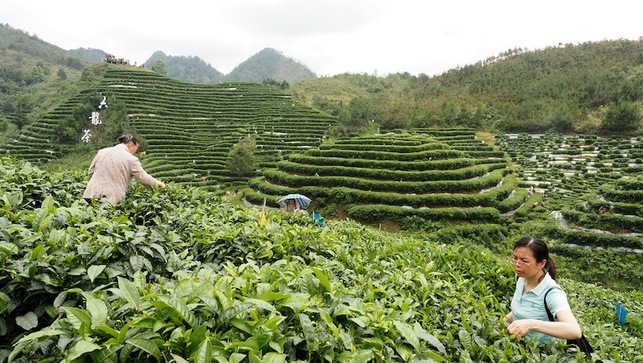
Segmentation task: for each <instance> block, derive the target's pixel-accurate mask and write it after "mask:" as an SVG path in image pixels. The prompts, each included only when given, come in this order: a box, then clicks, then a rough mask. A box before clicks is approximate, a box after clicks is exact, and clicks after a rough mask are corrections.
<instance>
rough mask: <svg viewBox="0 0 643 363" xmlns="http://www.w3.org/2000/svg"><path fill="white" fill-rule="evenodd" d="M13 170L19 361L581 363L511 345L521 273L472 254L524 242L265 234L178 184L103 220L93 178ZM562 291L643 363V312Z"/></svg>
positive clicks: (10, 238) (1, 168) (273, 218)
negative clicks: (92, 196) (511, 304)
mask: <svg viewBox="0 0 643 363" xmlns="http://www.w3.org/2000/svg"><path fill="white" fill-rule="evenodd" d="M0 160H1V161H2V163H1V164H0V201H1V203H0V224H1V225H2V228H0V281H2V288H1V290H0V327H2V329H0V334H1V335H2V341H3V343H2V344H3V345H0V357H2V360H6V361H11V362H34V361H47V360H49V361H58V362H72V361H81V360H84V361H90V360H91V361H104V362H106V361H114V362H126V361H172V360H173V361H177V362H185V361H190V362H192V361H193V362H206V361H208V360H210V361H218V362H230V361H237V362H239V361H275V362H285V361H314V362H334V361H338V362H344V361H378V362H407V361H413V360H419V361H431V360H432V361H437V362H451V361H494V362H504V361H507V362H508V361H523V362H536V361H562V360H568V361H572V360H574V359H579V357H578V356H577V355H576V353H574V352H573V351H569V350H567V349H566V348H565V347H564V345H563V343H561V344H560V345H559V346H556V347H550V346H539V345H538V344H537V343H536V342H533V341H531V342H523V341H516V340H514V339H512V338H510V337H509V336H507V334H506V332H505V330H504V327H503V325H502V324H501V322H500V320H501V317H502V316H504V315H505V314H506V312H507V302H508V300H509V298H510V296H511V294H512V292H513V285H514V278H513V273H512V269H511V266H510V264H509V263H508V261H506V260H505V259H499V258H497V257H495V256H494V255H493V254H492V253H489V252H488V251H487V250H485V249H484V248H482V247H472V245H471V243H475V241H474V240H473V239H475V238H476V237H475V236H476V235H478V234H481V235H483V236H484V238H483V241H481V244H485V245H486V244H489V243H493V242H492V241H493V240H495V239H498V238H500V239H504V238H511V239H513V237H511V236H507V235H506V231H505V230H504V229H502V228H500V229H499V228H497V227H493V226H491V225H489V226H472V227H471V228H470V229H469V230H468V231H465V230H459V232H455V234H453V233H452V232H445V233H442V234H437V235H435V236H429V235H427V236H423V237H422V238H411V237H408V236H403V235H400V234H387V233H382V232H377V231H375V230H372V229H369V228H365V227H363V226H360V225H357V224H355V223H352V222H332V221H329V222H327V223H326V224H325V226H324V227H319V226H317V225H316V224H314V223H313V222H312V221H311V220H310V219H309V217H308V216H306V215H303V214H292V213H282V212H280V211H270V210H269V211H267V213H266V214H267V219H268V220H269V223H268V224H266V225H262V224H260V223H259V221H260V211H259V210H252V209H245V208H241V207H236V206H233V205H230V204H228V203H225V202H223V201H222V200H220V199H218V198H216V197H213V196H212V195H211V194H208V193H205V192H203V191H200V190H197V189H183V188H180V187H178V186H176V185H171V184H170V185H168V186H167V187H166V188H165V189H162V190H158V189H156V190H152V189H146V188H143V187H141V186H138V185H137V186H136V187H134V188H132V190H131V193H130V194H129V195H128V198H127V199H126V200H125V201H123V202H122V203H119V204H118V205H114V206H113V205H110V204H87V203H85V202H84V201H82V199H81V198H80V196H81V195H82V190H83V188H84V185H85V181H84V175H82V174H73V173H61V174H57V173H44V172H42V171H40V170H39V169H37V168H34V167H33V166H31V165H30V164H28V163H24V162H16V161H13V160H9V159H6V158H3V159H0ZM436 238H439V242H438V241H437V240H436ZM462 239H471V240H472V241H470V243H467V244H463V243H461V240H462ZM561 283H562V284H563V286H564V287H565V289H566V291H567V293H568V296H569V299H570V304H571V305H572V307H573V309H574V311H575V312H576V313H577V316H578V317H579V321H580V323H581V325H582V326H583V330H584V332H585V334H586V335H588V336H589V337H590V340H591V341H592V343H593V344H594V345H595V346H596V347H598V350H597V353H596V356H595V357H594V358H595V359H609V357H613V356H614V355H619V357H620V359H621V360H622V361H636V360H637V359H640V351H639V349H638V347H640V345H641V339H643V336H641V329H640V327H641V326H642V325H641V320H640V316H641V312H643V304H642V303H641V301H642V297H641V296H640V294H637V293H635V292H629V293H614V292H612V291H609V290H605V289H600V288H597V287H592V286H591V285H583V284H578V283H574V282H573V281H570V280H566V279H564V278H563V279H562V280H561ZM34 297H37V298H34ZM614 301H620V302H622V303H623V304H624V305H625V306H626V307H627V308H628V310H629V311H630V318H628V324H626V326H623V327H620V326H616V325H613V324H614V319H615V318H614V313H613V302H614ZM607 325H611V326H613V328H612V329H605V328H604V327H605V326H607ZM580 359H583V358H582V357H581V358H580Z"/></svg>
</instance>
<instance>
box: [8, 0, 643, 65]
mask: <svg viewBox="0 0 643 363" xmlns="http://www.w3.org/2000/svg"><path fill="white" fill-rule="evenodd" d="M642 14H643V2H642V1H639V0H611V1H596V0H585V1H576V0H574V1H570V0H539V1H520V0H442V1H439V2H438V1H431V0H225V1H222V0H180V1H167V0H155V1H148V0H127V1H125V0H107V1H86V0H63V1H53V0H0V23H4V24H9V25H10V26H11V27H13V28H16V29H20V30H24V31H26V32H28V33H29V34H32V35H37V36H38V37H39V38H40V39H42V40H44V41H46V42H48V43H52V44H54V45H57V46H59V47H61V48H63V49H76V48H80V47H82V48H97V49H101V50H103V51H105V52H107V53H112V54H114V55H115V56H116V57H119V58H126V59H129V60H130V62H131V63H132V64H133V63H134V62H137V63H138V64H141V63H144V62H145V61H146V60H147V59H148V58H149V57H150V56H151V55H152V53H154V52H155V51H157V50H161V51H163V52H164V53H165V54H167V55H172V56H198V57H199V58H201V59H203V60H204V61H205V62H207V63H210V65H212V66H213V67H214V68H216V69H217V70H218V71H220V72H222V73H224V74H228V73H230V71H232V69H233V68H234V67H236V66H237V65H238V64H239V63H241V62H243V61H245V60H246V59H248V58H249V57H250V56H252V55H253V54H255V53H257V52H259V51H260V50H262V49H263V48H267V47H270V48H274V49H277V50H279V51H281V52H282V53H283V54H284V55H286V56H287V57H290V58H293V59H295V60H297V61H299V62H301V63H303V64H305V65H306V66H308V67H309V68H310V69H311V70H312V71H313V72H314V73H315V74H317V75H318V76H332V75H335V74H340V73H345V72H349V73H368V74H378V75H386V74H389V73H397V72H409V73H411V74H414V75H418V74H420V73H424V74H427V75H429V76H432V75H436V74H440V73H442V72H444V71H447V70H449V69H452V68H455V67H457V66H464V65H467V64H473V63H475V62H477V61H479V60H483V59H485V58H487V57H489V56H493V55H497V54H498V53H500V52H502V51H505V50H507V49H510V48H516V47H521V48H528V49H530V50H534V49H542V48H545V47H547V46H556V45H558V44H559V43H563V44H566V43H572V44H578V43H583V42H587V41H600V40H606V39H609V40H613V39H631V40H637V39H639V38H640V37H642V36H643V18H641V15H642Z"/></svg>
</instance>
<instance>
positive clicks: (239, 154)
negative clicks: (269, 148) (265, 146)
mask: <svg viewBox="0 0 643 363" xmlns="http://www.w3.org/2000/svg"><path fill="white" fill-rule="evenodd" d="M255 149H256V144H255V141H254V140H253V139H252V138H251V137H250V136H247V137H245V138H243V139H241V140H240V141H239V142H238V143H236V144H235V145H234V146H233V147H232V149H230V153H228V169H230V171H231V172H232V173H233V174H234V175H237V176H251V175H253V174H254V172H255V169H256V166H255V156H254V150H255Z"/></svg>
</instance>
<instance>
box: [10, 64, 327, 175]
mask: <svg viewBox="0 0 643 363" xmlns="http://www.w3.org/2000/svg"><path fill="white" fill-rule="evenodd" d="M79 87H83V89H82V91H80V92H79V93H78V94H76V95H75V96H74V97H72V98H70V99H68V100H63V101H62V102H61V104H60V105H59V106H57V107H56V108H55V109H54V110H52V111H51V112H49V113H47V114H46V115H44V116H43V117H42V118H41V119H39V120H38V121H37V122H35V123H34V124H33V125H29V126H28V127H27V128H26V129H25V130H24V132H22V133H21V134H20V136H19V137H18V138H16V139H15V140H12V141H11V142H9V143H8V144H7V145H6V146H5V147H4V152H5V153H8V154H10V155H17V156H22V157H25V158H27V159H28V160H34V161H40V162H45V161H47V160H52V159H54V158H57V157H59V156H61V155H64V154H65V153H67V152H69V151H70V150H71V149H73V148H72V146H73V145H78V144H80V143H81V142H80V140H81V137H82V136H83V135H84V134H83V132H84V131H83V130H90V132H91V134H92V140H95V141H94V142H91V141H90V143H89V144H90V145H94V146H95V147H94V148H93V149H96V148H97V147H99V146H104V145H106V144H109V143H111V142H112V141H111V140H114V137H115V135H117V134H118V133H119V132H123V131H125V130H133V131H135V132H136V133H138V134H139V136H141V138H142V139H143V140H144V142H145V144H146V148H147V151H146V156H145V157H144V158H143V163H144V166H145V167H146V168H147V170H148V171H149V172H150V173H152V174H153V175H155V176H157V177H160V178H162V179H163V180H166V181H174V182H181V183H189V184H196V183H199V184H200V185H212V186H215V185H216V186H218V185H220V184H227V183H230V182H233V181H235V180H241V181H243V180H245V179H244V178H239V177H235V176H234V175H232V173H231V172H230V170H229V169H228V165H227V156H228V153H229V151H230V149H231V148H232V146H234V145H235V144H236V143H238V142H239V140H240V139H242V138H244V137H247V136H250V137H251V138H252V139H254V140H255V143H256V151H255V156H256V162H257V166H258V167H260V168H264V167H270V166H274V165H275V163H276V162H277V161H278V160H279V159H280V158H282V157H284V156H285V155H287V154H289V153H291V152H293V151H297V150H304V149H307V148H311V147H317V146H318V145H319V144H320V143H321V141H322V139H323V138H324V134H325V133H326V130H328V128H329V127H330V126H332V125H333V124H334V122H335V121H334V119H333V118H332V117H330V116H328V115H326V114H323V113H321V112H319V111H316V110H313V109H311V108H309V107H306V106H302V105H301V104H299V103H297V102H295V101H293V100H292V98H291V96H290V95H288V94H286V93H283V92H281V91H278V90H275V89H274V88H270V87H267V86H263V85H260V84H253V83H226V84H219V85H196V84H188V83H182V82H179V81H175V80H172V79H170V78H167V77H163V76H160V75H158V74H156V73H153V72H151V71H148V70H144V69H140V68H136V67H128V66H115V65H107V64H102V65H96V66H93V67H92V69H91V70H89V71H88V72H87V75H86V77H85V78H84V80H83V82H82V83H81V84H80V85H79ZM103 97H105V98H106V102H107V104H108V108H106V109H103V110H98V105H99V102H100V101H101V100H102V98H103ZM92 105H93V106H92ZM92 112H99V113H100V117H101V118H102V119H103V120H104V122H103V123H102V124H100V125H93V124H92V123H91V122H90V118H91V116H92Z"/></svg>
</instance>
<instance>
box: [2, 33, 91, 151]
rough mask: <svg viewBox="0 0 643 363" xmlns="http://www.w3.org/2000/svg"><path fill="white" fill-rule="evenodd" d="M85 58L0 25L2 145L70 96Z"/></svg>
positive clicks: (83, 65)
mask: <svg viewBox="0 0 643 363" xmlns="http://www.w3.org/2000/svg"><path fill="white" fill-rule="evenodd" d="M86 65H87V63H86V62H85V61H82V60H80V59H79V58H77V57H74V56H73V54H70V53H69V52H67V51H64V50H63V49H60V48H58V47H55V46H53V45H51V44H49V43H46V42H44V41H42V40H41V39H39V38H38V37H37V36H35V35H30V34H28V33H26V32H23V31H20V30H16V29H13V28H11V27H10V26H9V25H8V24H0V107H1V108H0V145H1V144H4V143H5V142H6V141H7V139H6V137H8V136H11V135H14V134H16V133H17V132H19V130H21V129H22V128H23V127H24V126H26V125H28V124H30V123H32V122H33V121H34V120H36V119H38V118H39V117H42V114H43V113H44V112H46V110H48V109H51V108H52V107H53V106H54V105H55V104H57V103H58V102H60V99H61V98H65V97H69V96H70V95H71V94H73V92H74V91H75V86H76V84H75V82H76V81H77V80H78V78H79V76H80V73H81V71H82V69H83V68H84V67H85V66H86Z"/></svg>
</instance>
